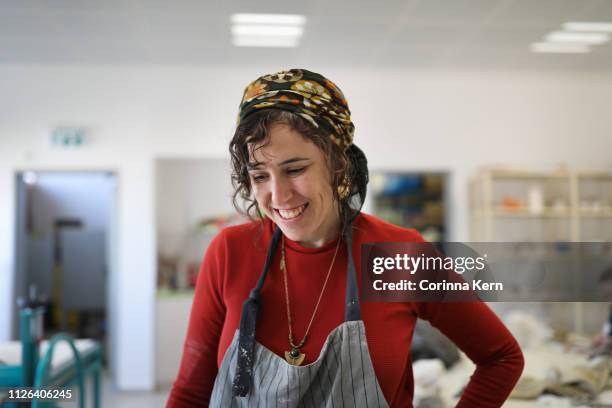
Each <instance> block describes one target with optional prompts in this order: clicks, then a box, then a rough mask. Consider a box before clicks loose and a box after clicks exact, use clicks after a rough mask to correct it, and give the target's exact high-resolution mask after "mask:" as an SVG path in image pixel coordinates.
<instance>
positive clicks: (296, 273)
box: [167, 214, 523, 408]
mask: <svg viewBox="0 0 612 408" xmlns="http://www.w3.org/2000/svg"><path fill="white" fill-rule="evenodd" d="M353 225H354V227H355V229H354V232H353V254H354V258H355V259H354V261H355V267H356V270H357V282H358V285H361V259H360V256H359V254H360V253H361V250H360V245H361V244H362V243H374V242H419V241H423V239H422V238H421V236H420V235H419V233H418V232H416V231H415V230H412V229H406V228H400V227H397V226H395V225H392V224H389V223H386V222H384V221H382V220H380V219H378V218H375V217H373V216H370V215H366V214H361V215H359V216H358V217H357V218H356V220H355V221H354V224H353ZM273 229H274V224H273V223H272V222H271V221H269V220H266V221H263V222H262V223H250V224H243V225H238V226H233V227H229V228H225V229H224V230H222V231H221V232H220V233H219V234H218V235H217V236H216V237H215V239H214V240H213V241H212V243H211V244H210V245H209V247H208V250H207V251H206V255H205V257H204V261H203V262H202V266H201V269H200V274H199V276H198V282H197V286H196V291H195V297H194V300H193V305H192V309H191V316H190V321H189V328H188V331H187V337H186V339H185V344H184V350H183V358H182V361H181V366H180V370H179V373H178V376H177V379H176V381H175V383H174V386H173V388H172V392H171V394H170V398H169V400H168V405H167V406H168V407H171V408H174V407H196V406H198V407H201V406H207V405H208V401H209V398H210V395H211V392H212V388H213V384H214V381H215V376H216V374H217V370H218V368H219V367H220V366H221V362H222V360H223V356H224V355H225V351H226V350H227V348H228V347H229V345H230V342H231V341H232V338H233V336H234V333H235V331H236V330H237V328H238V326H239V322H240V313H241V310H242V304H243V302H244V300H245V299H246V298H247V297H248V295H249V292H250V291H251V289H252V288H253V287H254V286H255V284H256V282H257V279H258V278H259V275H260V274H261V270H262V268H263V264H264V261H265V257H266V252H267V249H268V244H269V243H270V240H271V238H272V233H273ZM336 243H337V241H332V242H328V243H326V244H325V245H323V246H322V247H320V248H306V247H303V246H301V245H300V244H298V243H297V242H294V241H291V240H289V239H285V245H286V262H287V274H288V285H289V299H290V302H291V313H292V320H293V336H294V341H295V342H299V341H300V340H301V339H302V337H303V335H304V332H305V330H306V327H307V325H308V322H309V320H310V317H311V315H312V312H313V310H314V307H315V304H316V301H317V298H318V295H319V293H320V291H321V288H322V286H323V281H324V279H325V275H326V274H327V271H328V269H329V265H330V263H331V260H332V257H333V254H334V250H335V247H336ZM277 252H280V251H277ZM346 255H347V254H346V248H345V247H344V246H343V245H340V250H339V252H338V255H337V258H336V262H335V264H334V267H333V270H332V272H331V276H330V278H329V281H328V283H327V288H326V290H325V293H324V295H323V298H322V300H321V304H320V306H319V310H318V312H317V315H316V316H315V319H314V322H313V324H312V327H311V330H310V334H309V336H308V341H307V342H306V344H305V345H304V346H303V347H302V348H301V351H302V352H303V353H305V354H306V359H305V360H304V363H303V364H308V363H311V362H313V361H314V360H316V359H317V358H318V356H319V352H320V350H321V348H322V346H323V344H324V343H325V339H326V338H327V336H328V335H329V333H330V332H331V331H332V330H333V329H334V328H335V327H337V326H338V325H340V324H341V323H342V322H343V320H344V297H345V292H346V272H347V268H346V265H347V261H346ZM279 260H280V254H279V253H277V254H276V256H275V258H274V262H273V264H272V269H271V270H270V272H269V273H268V277H267V279H266V281H265V283H264V286H263V288H262V292H261V296H262V304H261V309H260V314H259V318H258V321H257V334H256V339H257V341H258V342H260V343H261V344H263V345H264V346H266V347H267V348H269V349H270V350H272V351H273V352H274V353H276V354H278V355H279V356H284V352H285V351H287V350H289V349H290V348H289V342H288V339H287V338H288V326H287V314H286V313H287V312H286V307H285V294H284V286H283V279H282V274H281V272H280V269H279ZM361 312H362V318H363V321H364V325H365V328H366V337H367V341H368V348H369V350H370V355H371V359H372V363H373V365H374V370H375V372H376V377H377V379H378V382H379V383H380V386H381V389H382V391H383V394H384V396H385V398H386V400H387V402H388V403H389V405H390V406H391V407H411V406H412V396H413V377H412V364H411V358H410V345H411V342H412V335H413V331H414V327H415V324H416V321H417V318H422V319H426V320H428V321H429V322H430V323H431V324H432V325H433V326H434V327H437V328H438V329H439V330H440V331H441V332H442V333H444V334H445V335H446V336H447V337H448V338H449V339H450V340H452V341H453V342H454V343H455V344H456V345H457V346H458V347H459V348H460V349H461V350H463V352H465V354H466V355H467V356H468V357H469V358H470V359H471V360H472V361H473V362H474V363H475V364H476V366H477V367H476V370H475V373H474V375H473V376H472V377H471V379H470V382H469V384H468V386H467V388H466V389H465V391H464V393H463V396H462V398H461V400H460V402H459V404H458V406H459V407H478V408H487V407H499V406H501V405H502V403H503V401H505V399H506V397H507V396H508V394H509V393H510V391H511V390H512V388H513V386H514V384H515V383H516V381H517V380H518V378H519V376H520V374H521V372H522V369H523V355H522V353H521V350H520V348H519V346H518V344H517V342H516V340H515V339H514V338H513V337H512V335H511V334H510V332H509V331H508V330H507V329H506V327H505V326H504V325H503V323H502V322H501V321H500V320H499V319H498V318H497V316H496V315H495V314H494V313H493V312H492V311H491V310H490V309H489V307H488V306H487V305H486V304H484V303H481V302H463V303H416V302H404V303H399V302H396V303H393V302H388V303H387V302H385V303H382V302H381V303H378V302H376V303H374V302H363V301H362V303H361Z"/></svg>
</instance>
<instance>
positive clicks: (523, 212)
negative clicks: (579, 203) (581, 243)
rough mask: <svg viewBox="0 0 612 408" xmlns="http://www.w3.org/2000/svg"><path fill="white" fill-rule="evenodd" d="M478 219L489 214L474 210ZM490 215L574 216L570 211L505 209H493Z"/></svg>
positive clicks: (508, 216) (481, 210) (500, 216)
mask: <svg viewBox="0 0 612 408" xmlns="http://www.w3.org/2000/svg"><path fill="white" fill-rule="evenodd" d="M474 214H475V215H476V216H477V217H486V216H487V213H486V212H485V210H484V209H482V208H481V209H476V210H474ZM490 214H491V216H493V217H499V218H569V217H571V216H572V214H571V213H570V212H569V211H568V210H565V211H555V210H553V209H544V210H543V211H542V212H540V213H531V212H529V210H527V209H520V210H518V209H517V210H506V209H503V208H492V209H490Z"/></svg>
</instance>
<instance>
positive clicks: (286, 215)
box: [278, 204, 306, 220]
mask: <svg viewBox="0 0 612 408" xmlns="http://www.w3.org/2000/svg"><path fill="white" fill-rule="evenodd" d="M305 208H306V204H304V205H302V206H301V207H297V208H294V209H292V210H278V213H279V214H280V216H281V217H283V219H285V220H290V219H292V218H295V217H297V216H298V215H300V214H301V213H302V212H303V211H304V209H305Z"/></svg>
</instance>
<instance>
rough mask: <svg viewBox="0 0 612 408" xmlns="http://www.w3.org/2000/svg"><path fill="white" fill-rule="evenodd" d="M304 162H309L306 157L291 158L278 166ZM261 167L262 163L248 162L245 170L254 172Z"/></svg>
mask: <svg viewBox="0 0 612 408" xmlns="http://www.w3.org/2000/svg"><path fill="white" fill-rule="evenodd" d="M304 160H310V159H309V158H307V157H293V158H291V159H287V160H285V161H283V162H281V163H279V166H284V165H287V164H291V163H295V162H299V161H304ZM263 165H264V163H262V162H249V163H247V169H248V170H254V169H256V168H258V167H261V166H263Z"/></svg>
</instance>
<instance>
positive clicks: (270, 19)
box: [230, 13, 306, 26]
mask: <svg viewBox="0 0 612 408" xmlns="http://www.w3.org/2000/svg"><path fill="white" fill-rule="evenodd" d="M230 20H231V22H232V23H233V24H288V25H296V26H301V25H304V24H306V17H304V16H301V15H299V14H246V13H239V14H233V15H232V17H231V18H230Z"/></svg>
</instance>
